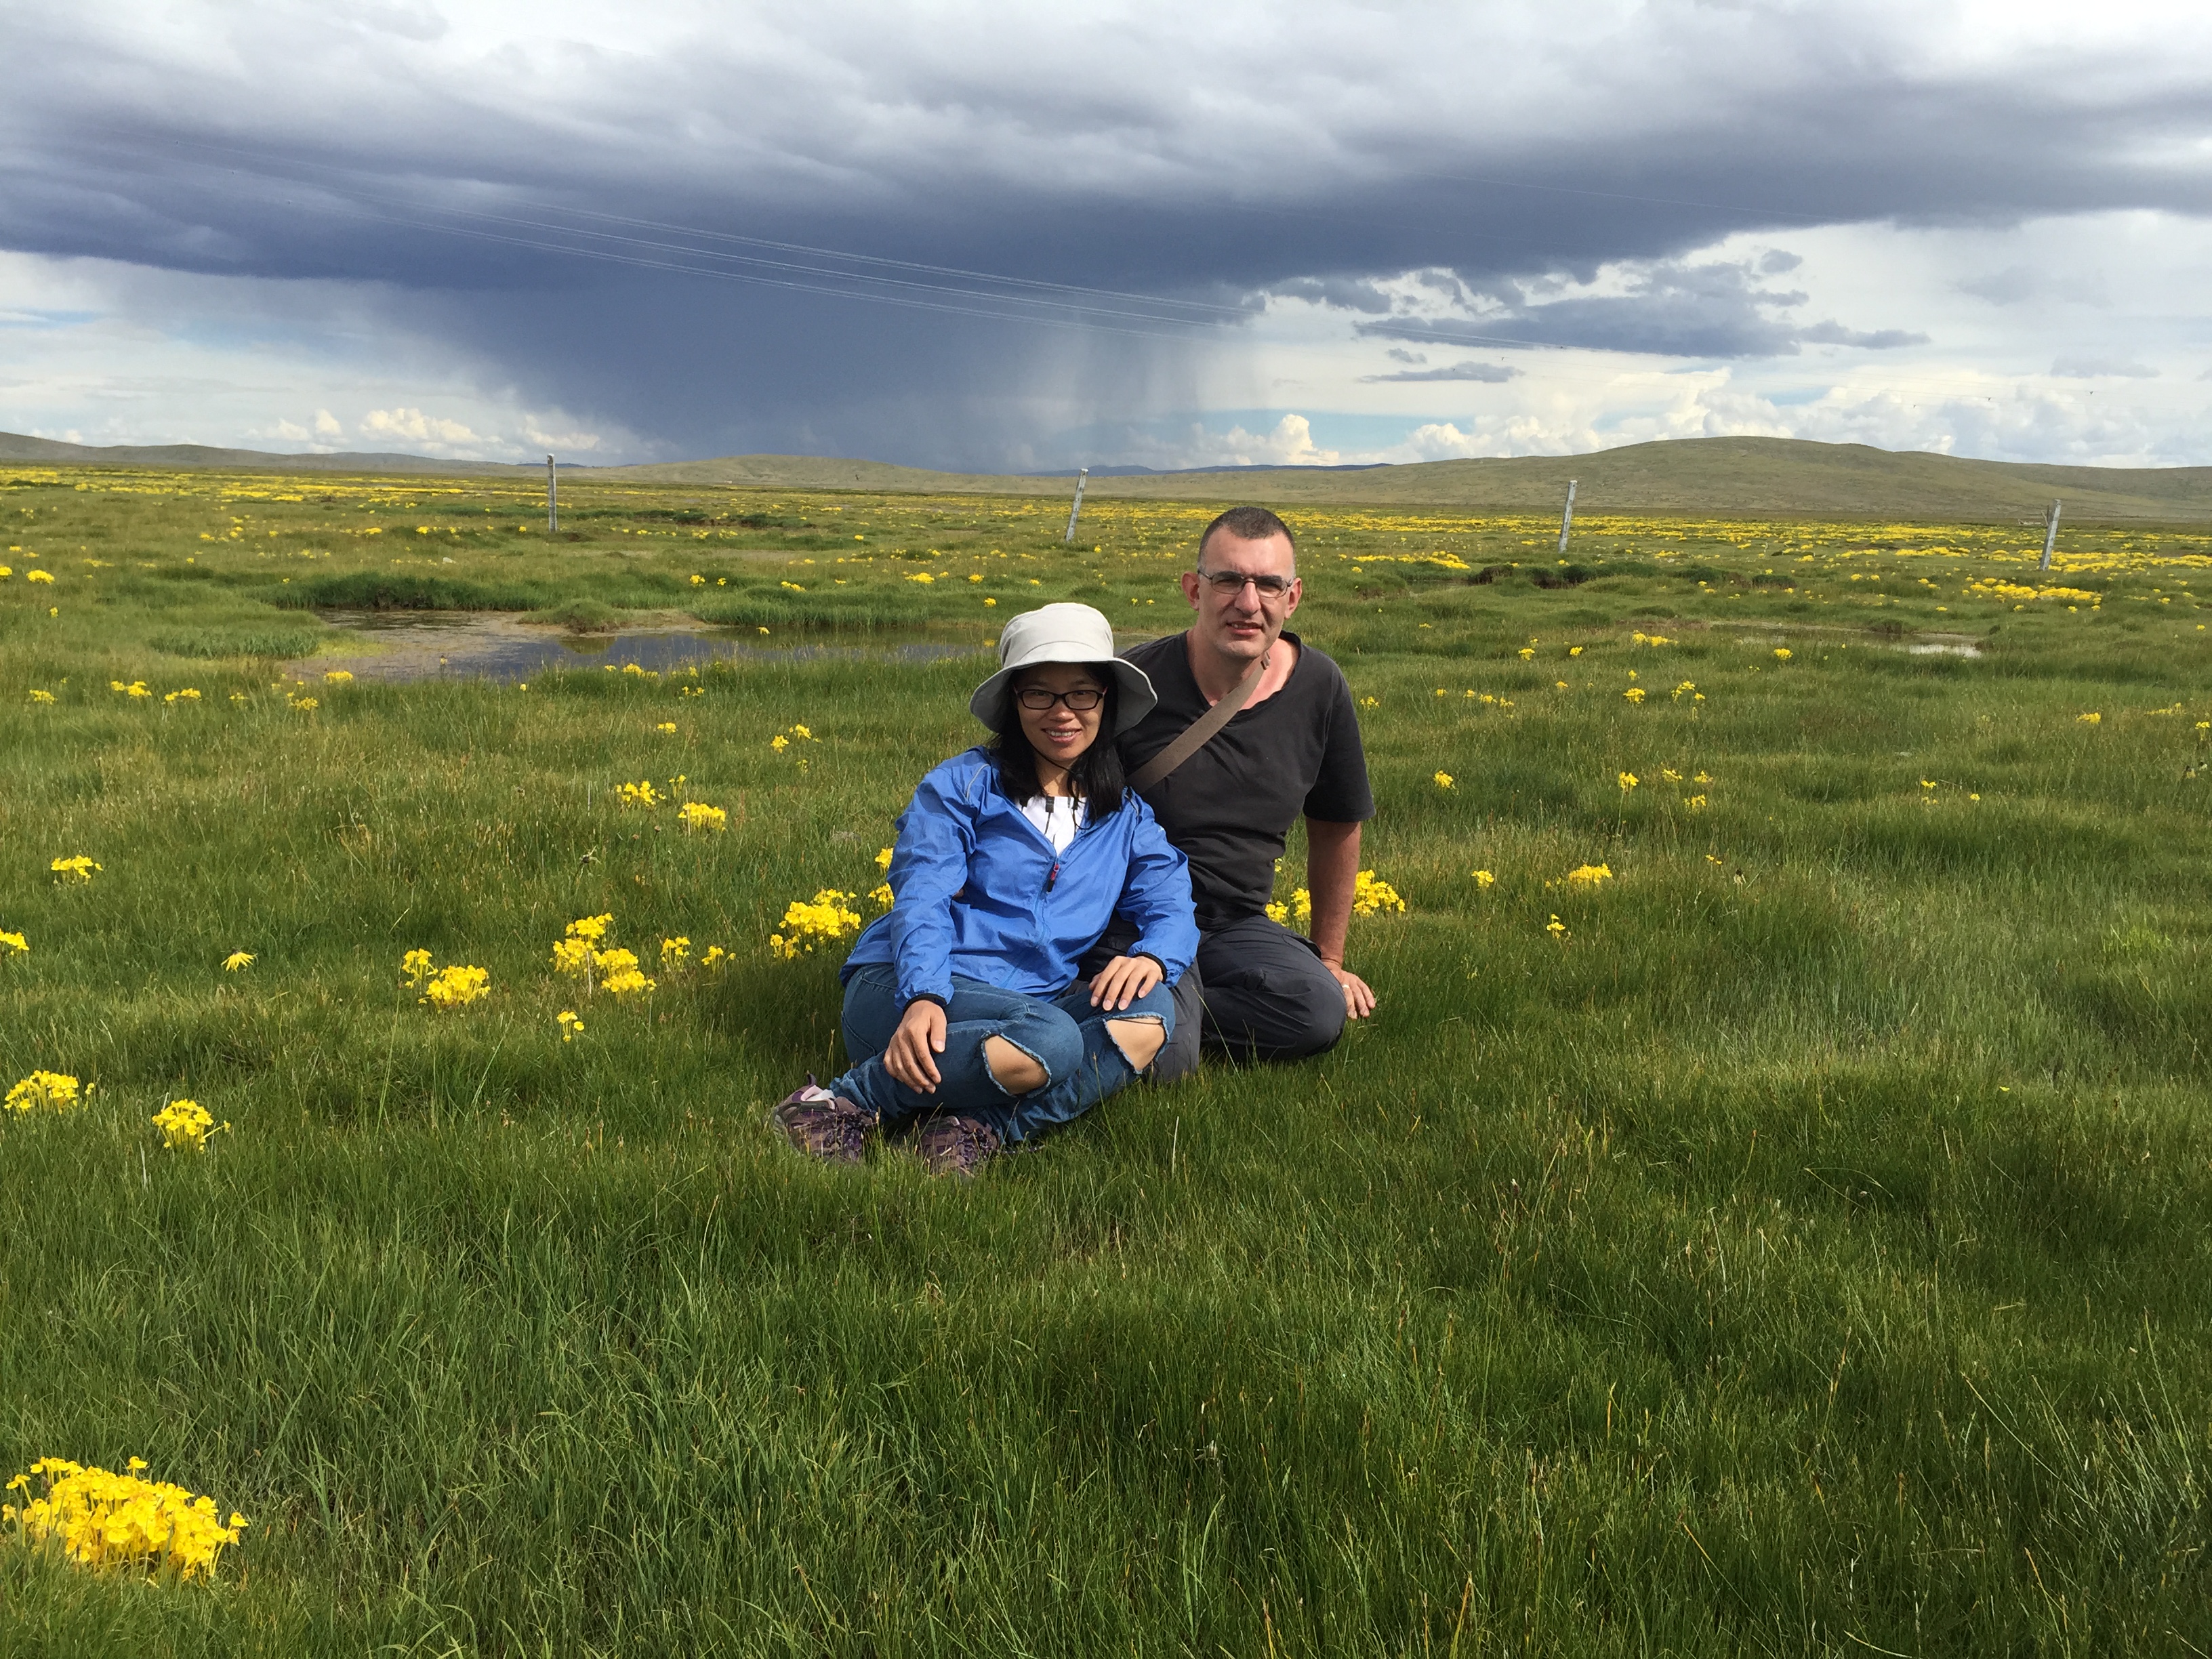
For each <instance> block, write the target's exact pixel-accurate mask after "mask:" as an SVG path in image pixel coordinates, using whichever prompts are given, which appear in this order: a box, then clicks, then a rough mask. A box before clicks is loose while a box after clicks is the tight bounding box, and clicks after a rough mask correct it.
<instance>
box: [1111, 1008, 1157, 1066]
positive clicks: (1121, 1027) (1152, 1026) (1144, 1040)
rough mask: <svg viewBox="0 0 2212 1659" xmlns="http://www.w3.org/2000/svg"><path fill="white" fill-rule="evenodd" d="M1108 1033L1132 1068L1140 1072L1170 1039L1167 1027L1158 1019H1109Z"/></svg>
mask: <svg viewBox="0 0 2212 1659" xmlns="http://www.w3.org/2000/svg"><path fill="white" fill-rule="evenodd" d="M1106 1035H1107V1036H1109V1037H1112V1038H1113V1039H1114V1046H1115V1048H1119V1049H1120V1050H1121V1058H1122V1059H1124V1060H1127V1061H1128V1062H1129V1066H1130V1069H1132V1070H1133V1071H1139V1072H1141V1071H1143V1070H1144V1069H1145V1067H1146V1066H1149V1065H1151V1064H1152V1061H1153V1060H1156V1059H1158V1057H1159V1052H1160V1050H1161V1049H1162V1048H1164V1047H1165V1046H1166V1045H1167V1040H1168V1034H1167V1028H1166V1027H1165V1026H1164V1025H1163V1024H1160V1022H1159V1021H1158V1020H1156V1019H1109V1020H1108V1021H1107V1022H1106Z"/></svg>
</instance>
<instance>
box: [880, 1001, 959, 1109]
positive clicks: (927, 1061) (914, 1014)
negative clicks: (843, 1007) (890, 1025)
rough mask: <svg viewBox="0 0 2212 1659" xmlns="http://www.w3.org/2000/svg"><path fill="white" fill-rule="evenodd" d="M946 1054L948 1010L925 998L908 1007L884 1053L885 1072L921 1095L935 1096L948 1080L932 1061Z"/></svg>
mask: <svg viewBox="0 0 2212 1659" xmlns="http://www.w3.org/2000/svg"><path fill="white" fill-rule="evenodd" d="M944 1052H945V1010H944V1009H942V1008H940V1007H939V1006H937V1004H935V1003H933V1002H931V1001H929V1000H927V999H925V998H917V999H915V1000H914V1001H912V1002H909V1003H908V1004H907V1006H906V1012H905V1013H904V1014H903V1015H902V1017H901V1018H900V1019H899V1023H898V1030H896V1031H894V1032H892V1033H891V1044H890V1048H886V1049H884V1070H885V1071H886V1072H889V1073H890V1074H891V1075H892V1076H893V1077H894V1078H896V1079H898V1080H899V1081H900V1082H901V1083H903V1084H904V1085H906V1086H907V1087H908V1088H909V1089H912V1090H914V1091H915V1092H916V1093H918V1094H925V1095H933V1094H935V1093H936V1092H937V1085H939V1084H940V1083H942V1082H944V1081H945V1079H943V1078H942V1077H941V1076H939V1074H938V1070H937V1061H936V1060H934V1059H933V1058H932V1056H933V1055H936V1054H943V1053H944Z"/></svg>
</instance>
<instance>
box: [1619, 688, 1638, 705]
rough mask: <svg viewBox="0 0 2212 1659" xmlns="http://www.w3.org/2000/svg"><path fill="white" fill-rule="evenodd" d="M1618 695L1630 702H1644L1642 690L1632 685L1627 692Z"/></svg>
mask: <svg viewBox="0 0 2212 1659" xmlns="http://www.w3.org/2000/svg"><path fill="white" fill-rule="evenodd" d="M1620 695H1621V696H1624V697H1626V698H1627V699H1628V700H1629V702H1643V701H1644V688H1643V687H1642V686H1640V685H1632V686H1630V687H1629V688H1628V690H1626V691H1624V692H1622V693H1621V694H1620Z"/></svg>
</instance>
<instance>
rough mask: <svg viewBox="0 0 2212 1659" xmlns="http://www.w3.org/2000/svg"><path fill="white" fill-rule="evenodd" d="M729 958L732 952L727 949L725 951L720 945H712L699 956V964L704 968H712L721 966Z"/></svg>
mask: <svg viewBox="0 0 2212 1659" xmlns="http://www.w3.org/2000/svg"><path fill="white" fill-rule="evenodd" d="M729 959H730V953H729V952H728V951H725V950H724V949H723V948H722V947H721V946H720V945H708V947H707V948H706V950H705V951H704V952H702V954H701V956H700V957H699V965H700V967H702V968H704V969H715V968H719V967H720V966H721V965H722V964H723V963H726V962H727V961H728V960H729Z"/></svg>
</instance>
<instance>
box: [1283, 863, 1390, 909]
mask: <svg viewBox="0 0 2212 1659" xmlns="http://www.w3.org/2000/svg"><path fill="white" fill-rule="evenodd" d="M1297 897H1298V920H1299V921H1307V920H1308V919H1310V917H1311V916H1312V915H1313V901H1312V899H1311V898H1310V896H1308V894H1307V892H1306V890H1305V889H1304V888H1303V887H1301V888H1300V889H1298V893H1297ZM1404 908H1406V901H1405V900H1403V899H1401V898H1400V897H1399V896H1398V890H1397V889H1396V888H1395V887H1393V886H1391V885H1390V884H1389V882H1387V881H1383V880H1381V879H1379V878H1377V877H1376V874H1375V872H1373V871H1372V870H1362V871H1360V872H1358V874H1357V875H1355V876H1353V877H1352V915H1355V916H1371V915H1375V914H1376V912H1377V911H1384V910H1401V911H1402V910H1403V909H1404Z"/></svg>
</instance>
